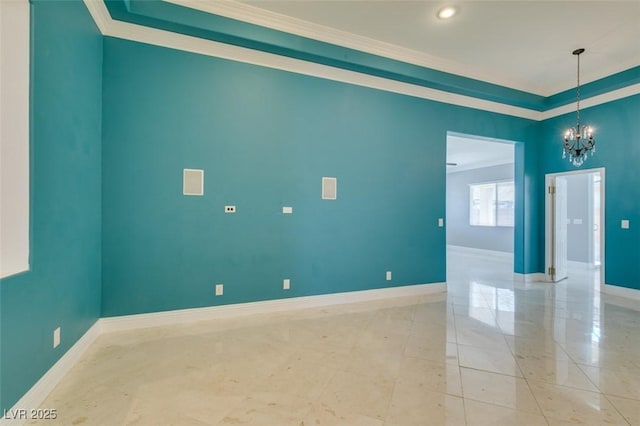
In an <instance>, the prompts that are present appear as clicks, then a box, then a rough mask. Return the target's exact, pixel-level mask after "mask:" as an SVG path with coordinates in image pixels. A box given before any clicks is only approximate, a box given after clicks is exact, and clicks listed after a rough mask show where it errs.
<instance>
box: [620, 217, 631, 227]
mask: <svg viewBox="0 0 640 426" xmlns="http://www.w3.org/2000/svg"><path fill="white" fill-rule="evenodd" d="M620 227H621V228H622V229H629V219H622V220H621V221H620Z"/></svg>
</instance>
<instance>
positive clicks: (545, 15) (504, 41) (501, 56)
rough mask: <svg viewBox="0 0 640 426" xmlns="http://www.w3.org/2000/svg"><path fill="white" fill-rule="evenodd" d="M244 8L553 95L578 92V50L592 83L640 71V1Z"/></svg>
mask: <svg viewBox="0 0 640 426" xmlns="http://www.w3.org/2000/svg"><path fill="white" fill-rule="evenodd" d="M242 3H244V4H246V5H247V6H251V7H255V8H258V9H260V10H261V12H263V13H268V14H269V18H270V19H269V21H270V22H272V23H275V24H274V25H273V26H274V27H277V26H278V20H279V18H281V19H283V22H288V23H289V24H291V22H296V21H297V24H298V26H299V27H301V28H302V27H304V24H305V22H307V23H311V24H312V26H313V28H314V31H315V32H316V33H318V30H320V31H321V32H326V33H327V34H332V33H333V35H335V34H336V33H339V34H340V36H341V38H342V39H348V37H349V35H350V34H351V35H355V36H356V38H357V39H358V40H359V41H360V45H361V44H362V39H363V38H365V39H370V40H372V41H373V40H375V41H376V42H378V44H379V43H380V42H382V43H384V44H390V45H392V46H391V47H393V46H396V47H397V48H398V50H402V52H404V54H403V55H402V57H403V58H406V57H410V56H412V55H407V54H406V53H407V52H409V53H413V54H415V55H413V56H414V57H415V58H416V61H413V62H417V63H419V65H425V66H429V65H431V66H429V67H430V68H435V69H439V70H442V71H447V72H452V73H455V74H459V75H464V76H466V77H471V78H477V79H480V80H483V81H488V82H491V83H496V84H500V85H503V86H507V87H512V88H515V89H520V90H524V91H527V92H530V93H535V94H539V95H543V96H550V95H552V94H555V93H558V92H561V91H564V90H567V89H571V88H573V87H574V86H575V81H576V59H575V57H574V56H573V55H572V54H571V52H572V51H573V50H575V49H577V48H581V47H583V48H585V49H586V52H585V53H584V54H583V55H581V57H580V60H581V80H582V81H583V82H585V83H586V82H589V81H592V80H596V79H598V78H602V77H605V76H608V75H611V74H614V73H616V72H619V71H623V70H626V69H629V68H631V67H634V66H638V65H640V0H633V1H516V0H503V1H486V0H476V1H458V2H436V1H402V0H375V1H371V0H348V1H342V0H320V1H318V0H284V1H282V0H257V1H256V0H244V1H242ZM445 4H454V5H456V6H457V7H458V8H459V13H458V15H456V16H455V17H454V18H452V19H450V20H447V21H443V20H440V19H438V18H437V17H436V12H437V11H438V10H439V9H440V8H441V7H442V6H443V5H445ZM298 20H302V21H304V22H300V21H298ZM289 27H291V25H289ZM345 33H348V34H345ZM345 36H346V37H345ZM387 50H388V49H387Z"/></svg>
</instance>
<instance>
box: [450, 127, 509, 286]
mask: <svg viewBox="0 0 640 426" xmlns="http://www.w3.org/2000/svg"><path fill="white" fill-rule="evenodd" d="M515 145H516V144H515V142H513V141H507V140H500V139H492V138H484V137H478V136H472V135H465V134H459V133H453V132H448V133H447V175H446V222H445V223H446V244H447V246H446V248H447V283H451V282H454V281H457V280H458V279H461V280H463V281H468V279H470V278H471V277H470V276H467V274H469V273H471V274H472V275H473V276H474V277H476V278H479V279H487V280H499V281H506V280H508V281H511V280H512V279H513V272H514V251H515V232H514V230H515V226H516V218H517V214H516V186H517V185H516V176H515V175H516V173H515V159H516V152H515V151H516V146H515ZM462 271H464V276H459V275H460V274H462V273H463V272H462Z"/></svg>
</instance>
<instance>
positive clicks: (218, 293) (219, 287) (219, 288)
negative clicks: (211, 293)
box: [216, 284, 224, 296]
mask: <svg viewBox="0 0 640 426" xmlns="http://www.w3.org/2000/svg"><path fill="white" fill-rule="evenodd" d="M223 293H224V285H222V284H216V296H222V295H223Z"/></svg>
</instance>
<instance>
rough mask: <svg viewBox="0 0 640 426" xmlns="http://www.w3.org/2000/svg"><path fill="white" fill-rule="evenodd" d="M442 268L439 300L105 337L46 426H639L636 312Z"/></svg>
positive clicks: (453, 263)
mask: <svg viewBox="0 0 640 426" xmlns="http://www.w3.org/2000/svg"><path fill="white" fill-rule="evenodd" d="M448 262H449V263H448V264H449V268H448V269H449V273H448V277H447V281H448V293H447V294H446V295H445V294H441V295H437V296H428V297H427V296H425V297H419V298H400V299H392V300H384V301H376V302H367V303H358V304H349V305H340V306H332V307H327V308H317V309H306V310H300V311H295V312H288V313H285V314H278V315H273V314H271V315H257V316H251V317H243V318H236V319H233V320H217V321H211V322H200V323H196V324H190V325H182V326H173V327H161V328H153V329H145V330H135V331H127V332H118V333H111V334H104V335H102V336H100V337H99V339H98V340H97V341H96V343H95V344H94V345H93V346H92V347H91V348H90V349H89V351H88V353H87V354H86V355H85V356H84V358H83V359H82V361H81V362H80V363H79V364H78V365H77V366H76V367H75V368H74V369H73V370H72V371H71V372H70V373H69V374H68V376H67V377H66V378H65V379H64V380H63V381H62V383H61V384H60V385H59V386H58V387H57V388H56V389H55V390H54V391H53V393H52V394H51V395H50V396H49V397H48V398H47V400H46V401H45V402H44V403H43V404H42V407H45V408H56V409H57V410H58V415H59V417H58V419H57V421H55V422H52V421H47V422H42V424H63V425H80V424H82V425H171V424H173V425H273V426H286V425H293V426H302V425H304V426H315V425H345V426H381V425H386V426H412V425H420V426H423V425H470V426H476V425H478V426H479V425H491V426H495V425H525V426H527V425H532V426H535V425H563V424H587V425H602V424H608V425H609V424H619V425H640V338H638V337H639V336H640V313H639V312H638V311H637V310H635V309H638V308H637V305H638V303H637V302H631V301H628V300H624V299H616V298H614V297H608V296H604V295H600V294H599V293H598V292H594V278H593V276H594V274H593V273H589V272H588V271H575V272H574V273H572V277H571V278H570V279H569V280H566V281H564V282H561V283H558V284H555V285H551V284H543V283H535V284H527V285H525V284H521V283H517V282H514V281H513V279H512V276H513V275H512V273H511V270H512V269H511V265H510V264H509V263H508V262H506V261H505V260H501V259H490V258H483V257H481V256H469V255H463V254H460V253H459V252H455V251H451V252H450V254H449V258H448ZM33 423H37V422H33Z"/></svg>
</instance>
